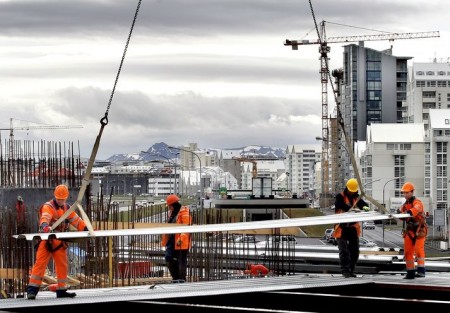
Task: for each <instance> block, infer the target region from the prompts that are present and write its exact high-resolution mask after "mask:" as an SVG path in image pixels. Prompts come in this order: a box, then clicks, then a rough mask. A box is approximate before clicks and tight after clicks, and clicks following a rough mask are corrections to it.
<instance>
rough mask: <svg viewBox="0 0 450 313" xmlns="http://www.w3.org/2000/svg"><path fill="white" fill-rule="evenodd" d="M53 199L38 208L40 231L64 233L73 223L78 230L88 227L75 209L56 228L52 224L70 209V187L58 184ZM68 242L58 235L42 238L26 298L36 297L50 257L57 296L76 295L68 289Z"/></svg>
mask: <svg viewBox="0 0 450 313" xmlns="http://www.w3.org/2000/svg"><path fill="white" fill-rule="evenodd" d="M54 196H55V197H54V199H52V200H50V201H48V202H46V203H45V204H44V205H43V206H42V207H41V208H40V211H39V232H41V233H51V232H64V231H68V230H69V226H70V225H72V226H73V227H75V228H76V229H77V230H79V231H83V230H88V229H87V227H86V224H85V222H84V221H83V220H82V219H81V218H80V217H79V216H78V215H77V214H76V213H75V212H74V211H73V212H71V213H70V214H69V216H68V217H67V219H66V220H65V221H63V222H62V223H60V224H59V225H58V226H57V227H56V228H55V229H52V225H53V224H54V223H55V222H56V221H57V220H58V219H59V218H60V217H61V216H62V215H63V214H64V213H65V212H66V211H67V210H68V209H69V208H70V207H69V205H68V204H66V200H67V198H68V197H69V189H68V188H67V186H66V185H58V186H56V188H55V190H54ZM67 247H68V246H67V243H66V242H64V241H62V240H58V239H56V238H49V239H48V240H41V241H40V242H39V244H38V248H37V252H36V262H35V264H34V266H33V269H32V271H31V275H30V280H29V282H28V287H27V299H29V300H34V299H36V295H37V294H38V292H39V288H40V286H41V284H42V280H43V278H44V274H45V270H46V268H47V264H48V262H49V261H50V258H53V260H54V261H55V267H56V277H57V283H58V286H57V288H56V297H57V298H73V297H75V296H76V293H74V292H67V269H68V262H67Z"/></svg>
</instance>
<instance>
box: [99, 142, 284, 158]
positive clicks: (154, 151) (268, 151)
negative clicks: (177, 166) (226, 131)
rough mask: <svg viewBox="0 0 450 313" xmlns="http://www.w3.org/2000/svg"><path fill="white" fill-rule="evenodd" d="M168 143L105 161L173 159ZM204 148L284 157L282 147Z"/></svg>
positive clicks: (256, 156) (265, 156)
mask: <svg viewBox="0 0 450 313" xmlns="http://www.w3.org/2000/svg"><path fill="white" fill-rule="evenodd" d="M168 147H169V145H167V144H166V143H164V142H158V143H155V144H154V145H152V146H151V147H150V148H148V149H147V151H146V152H145V153H144V152H136V153H127V154H114V155H112V156H110V157H109V158H108V159H107V161H110V162H120V161H141V160H142V161H151V160H162V159H173V158H175V154H173V153H170V149H168ZM204 150H216V151H217V150H233V151H236V150H240V151H241V152H240V154H241V156H243V157H249V158H261V159H262V158H269V159H270V158H278V159H282V158H284V157H285V153H284V149H282V148H272V147H264V146H254V145H252V146H246V147H242V148H232V149H220V148H219V149H218V148H210V149H208V148H204Z"/></svg>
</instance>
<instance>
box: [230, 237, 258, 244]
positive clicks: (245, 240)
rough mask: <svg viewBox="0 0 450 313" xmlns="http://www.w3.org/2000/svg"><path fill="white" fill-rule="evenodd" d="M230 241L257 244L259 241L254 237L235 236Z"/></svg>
mask: <svg viewBox="0 0 450 313" xmlns="http://www.w3.org/2000/svg"><path fill="white" fill-rule="evenodd" d="M228 240H229V241H233V242H235V243H245V244H249V243H252V244H254V243H257V242H258V240H257V238H256V237H255V236H254V235H234V236H232V237H231V238H229V239H228Z"/></svg>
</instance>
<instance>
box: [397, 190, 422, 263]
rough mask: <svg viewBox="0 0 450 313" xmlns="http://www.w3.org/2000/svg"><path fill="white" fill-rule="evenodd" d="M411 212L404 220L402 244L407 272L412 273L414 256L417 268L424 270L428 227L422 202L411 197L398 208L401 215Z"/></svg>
mask: <svg viewBox="0 0 450 313" xmlns="http://www.w3.org/2000/svg"><path fill="white" fill-rule="evenodd" d="M408 211H410V212H411V214H412V215H411V217H408V218H406V219H405V220H404V228H403V231H402V234H403V243H404V247H403V248H404V255H405V264H406V270H407V271H414V270H415V265H414V254H415V256H416V261H417V267H418V268H423V269H424V268H425V238H426V236H427V234H428V225H427V223H426V219H425V212H424V210H423V204H422V201H420V200H419V199H417V198H416V197H412V198H411V199H409V200H408V201H407V202H405V203H404V204H403V205H402V207H401V208H400V212H401V213H407V212H408Z"/></svg>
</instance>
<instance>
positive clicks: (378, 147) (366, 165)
mask: <svg viewBox="0 0 450 313" xmlns="http://www.w3.org/2000/svg"><path fill="white" fill-rule="evenodd" d="M426 147H427V144H426V142H425V131H424V127H423V124H422V123H415V124H398V123H384V124H372V125H369V126H367V140H366V150H365V151H364V152H361V159H360V164H361V172H362V175H361V176H362V179H363V180H364V182H365V183H370V182H372V183H370V184H371V190H372V192H371V196H372V198H374V199H375V200H377V201H378V202H379V203H380V204H385V207H386V209H387V210H388V211H390V210H391V209H396V208H397V207H395V208H394V207H392V204H393V203H394V202H395V203H398V200H399V199H401V198H402V193H401V187H402V186H403V184H404V183H405V182H406V181H409V182H412V183H413V184H414V186H415V192H414V194H415V196H416V197H418V198H420V199H421V200H422V201H423V202H424V204H425V208H426V210H427V211H428V209H429V205H428V204H429V203H430V200H429V198H428V197H427V196H426V195H425V191H424V190H425V188H424V174H425V154H426V153H425V152H426ZM397 206H398V205H397Z"/></svg>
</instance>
